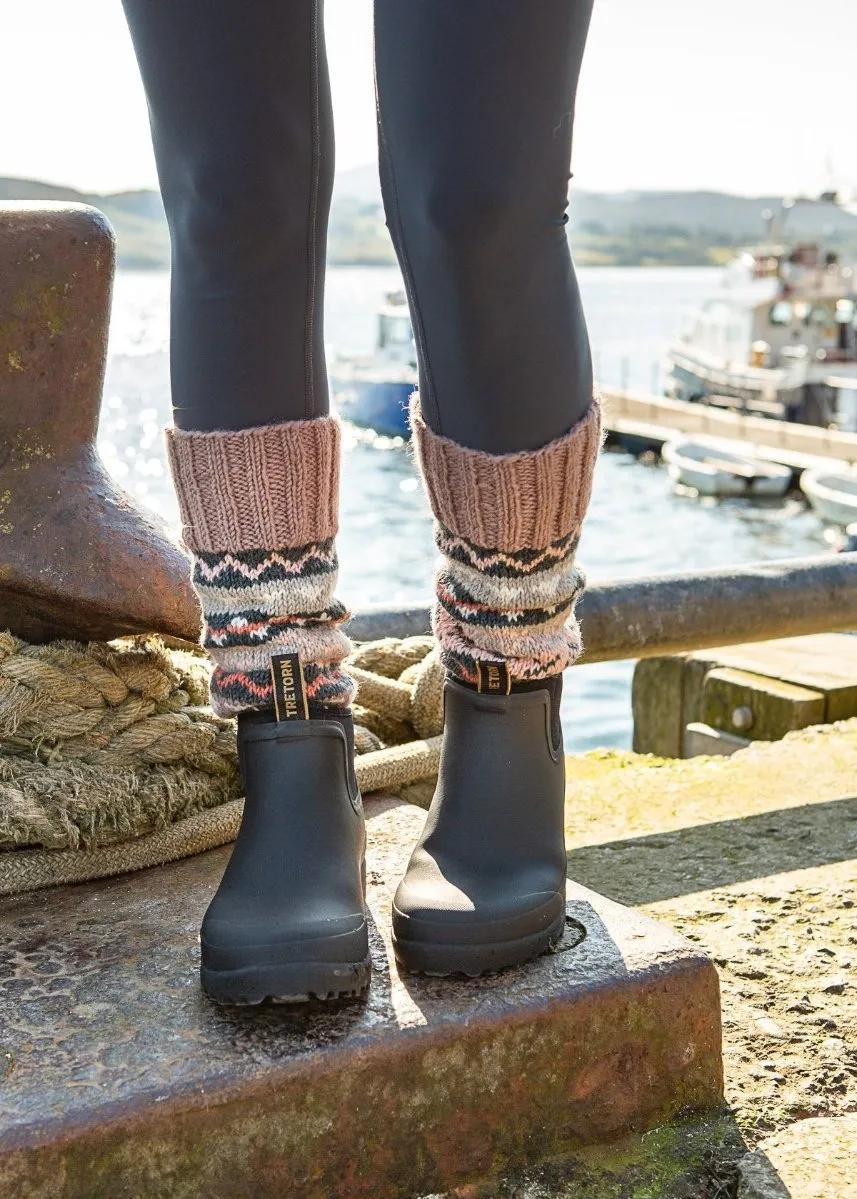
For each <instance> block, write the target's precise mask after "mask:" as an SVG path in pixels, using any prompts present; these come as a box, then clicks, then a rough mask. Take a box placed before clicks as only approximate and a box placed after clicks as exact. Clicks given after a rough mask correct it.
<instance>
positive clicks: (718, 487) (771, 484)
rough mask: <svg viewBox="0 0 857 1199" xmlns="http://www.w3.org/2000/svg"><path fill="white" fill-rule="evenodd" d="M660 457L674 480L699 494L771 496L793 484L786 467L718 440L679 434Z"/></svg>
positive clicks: (668, 443)
mask: <svg viewBox="0 0 857 1199" xmlns="http://www.w3.org/2000/svg"><path fill="white" fill-rule="evenodd" d="M661 456H662V457H663V460H664V462H666V464H667V470H668V471H669V476H670V478H671V479H672V481H673V482H674V483H680V484H681V485H682V486H684V487H692V488H693V489H694V490H695V491H698V492H699V494H700V495H739V496H756V497H769V498H770V497H776V496H781V495H785V493H786V492H787V491H788V488H789V484H790V483H791V477H792V472H791V471H790V470H789V468H788V467H787V466H781V465H780V464H779V463H777V462H763V461H762V460H761V459H759V458H753V457H751V456H750V455H749V454H738V453H736V452H735V451H734V450H730V449H726V448H724V446H723V444H722V442H718V441H705V440H704V439H703V438H697V437H676V438H673V440H672V441H668V442H667V443H666V444H665V445H664V448H663V450H662V451H661Z"/></svg>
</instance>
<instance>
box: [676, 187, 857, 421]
mask: <svg viewBox="0 0 857 1199" xmlns="http://www.w3.org/2000/svg"><path fill="white" fill-rule="evenodd" d="M832 198H833V197H832V196H831V195H826V196H825V197H823V199H825V200H827V201H830V200H831V199H832ZM791 206H793V205H788V204H784V206H783V212H784V213H785V212H786V211H787V209H788V208H789V207H791ZM766 215H767V216H768V217H769V224H768V231H767V239H766V241H765V242H764V243H762V244H761V245H757V246H754V247H751V248H748V249H745V250H743V251H741V252H740V253H739V254H738V256H737V258H735V259H734V261H733V262H732V263H730V265H729V266H728V267H727V268H726V271H725V274H724V276H723V278H722V281H721V284H720V286H719V287H718V288H717V290H716V291H715V292H714V293H713V294H712V295H711V296H710V297H709V298H708V299H707V300H706V301H705V303H704V304H703V305H702V306H701V307H700V308H699V309H698V310H697V311H696V312H695V313H694V314H693V316H692V319H691V321H690V323H689V326H688V328H687V330H686V331H685V334H684V336H683V338H682V340H681V341H680V343H678V344H676V345H674V346H672V347H671V348H670V350H669V351H668V353H667V360H666V373H667V378H668V383H667V389H666V390H667V394H668V395H670V396H671V397H672V398H673V399H678V400H687V401H690V402H701V403H705V404H709V405H713V406H716V407H720V408H725V409H729V410H732V411H735V412H742V413H747V414H750V415H753V416H767V417H772V418H774V419H779V420H788V421H797V422H799V423H803V424H810V425H820V426H824V427H833V428H836V429H840V430H843V431H847V432H857V291H855V286H857V275H855V271H854V269H853V268H852V267H851V266H850V265H848V264H847V263H845V262H843V261H841V260H840V257H839V255H838V254H837V253H835V252H832V251H830V252H825V251H824V250H823V249H822V248H821V247H820V246H819V245H817V244H814V243H806V244H796V245H793V246H788V245H785V244H783V242H782V241H781V240H778V238H777V236H776V234H777V229H778V227H779V226H778V221H779V220H781V219H782V218H775V217H774V216H773V215H772V214H770V213H767V214H766Z"/></svg>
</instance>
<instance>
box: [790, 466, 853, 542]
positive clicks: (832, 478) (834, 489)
mask: <svg viewBox="0 0 857 1199" xmlns="http://www.w3.org/2000/svg"><path fill="white" fill-rule="evenodd" d="M800 486H801V491H802V492H803V493H804V495H805V496H806V498H807V499H808V500H809V502H810V504H812V506H813V508H814V509H815V511H816V512H817V513H818V515H819V516H820V517H821V518H822V520H825V521H827V522H828V524H831V525H838V526H839V527H840V528H843V529H847V528H848V526H849V525H850V524H853V523H854V522H855V521H857V471H834V470H824V469H813V470H805V471H804V472H803V474H802V475H801V478H800Z"/></svg>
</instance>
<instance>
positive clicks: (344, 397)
mask: <svg viewBox="0 0 857 1199" xmlns="http://www.w3.org/2000/svg"><path fill="white" fill-rule="evenodd" d="M331 390H332V392H333V398H334V402H335V404H336V408H337V411H338V412H339V414H340V416H342V417H343V419H344V420H347V421H350V422H351V424H353V425H357V426H358V428H361V429H372V430H373V431H374V432H376V433H379V434H380V435H381V436H383V437H402V438H405V439H407V438H409V437H410V428H409V426H408V402H409V399H410V396H411V393H412V392H413V391H414V384H413V382H411V381H408V382H402V381H395V382H391V381H389V380H382V381H376V380H365V379H336V378H332V379H331Z"/></svg>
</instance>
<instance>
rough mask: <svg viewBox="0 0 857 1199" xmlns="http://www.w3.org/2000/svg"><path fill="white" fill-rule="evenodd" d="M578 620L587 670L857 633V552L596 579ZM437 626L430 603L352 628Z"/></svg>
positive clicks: (388, 630) (377, 612) (360, 631)
mask: <svg viewBox="0 0 857 1199" xmlns="http://www.w3.org/2000/svg"><path fill="white" fill-rule="evenodd" d="M578 613H579V615H580V617H581V621H582V625H583V638H584V642H585V644H586V653H585V656H584V658H583V659H582V660H581V661H582V663H583V664H584V665H585V664H586V663H587V662H610V661H616V660H618V659H621V658H651V657H655V656H656V655H658V654H677V653H681V652H683V651H684V650H694V649H706V648H708V647H709V646H721V645H736V644H739V643H743V642H746V641H767V640H773V639H774V638H777V637H799V636H801V635H803V634H805V633H829V632H836V631H837V630H847V629H857V554H826V555H824V556H819V557H818V558H794V559H789V560H787V561H783V562H754V563H751V564H750V565H748V566H731V567H724V568H718V569H716V570H699V571H693V572H688V573H683V572H679V573H675V574H664V575H652V576H650V577H648V578H637V579H628V580H623V581H620V582H616V583H598V582H596V581H592V582H591V583H590V584H589V586H588V587H587V589H586V591H585V592H584V595H583V598H582V600H581V601H580V604H579V606H578ZM428 627H429V610H428V605H425V606H424V607H412V608H374V609H367V610H366V611H364V612H361V613H360V614H359V615H357V616H355V617H354V618H353V619H352V620H351V621H349V623H348V626H347V628H348V633H349V636H351V637H353V638H354V639H355V640H358V641H373V640H375V639H376V638H379V637H407V636H412V635H413V634H415V633H423V632H426V631H427V629H428Z"/></svg>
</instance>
